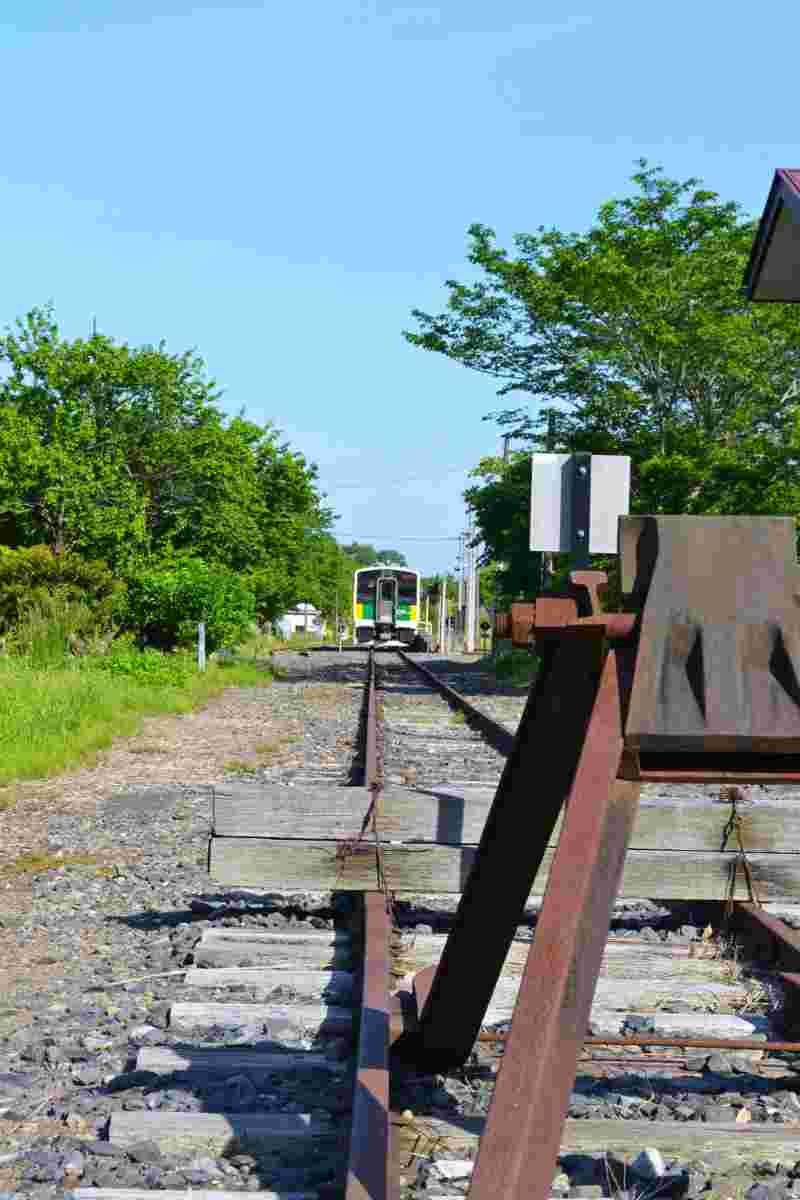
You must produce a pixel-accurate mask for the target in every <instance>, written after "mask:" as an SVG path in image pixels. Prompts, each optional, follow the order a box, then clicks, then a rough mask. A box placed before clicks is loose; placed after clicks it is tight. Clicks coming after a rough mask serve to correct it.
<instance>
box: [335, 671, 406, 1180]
mask: <svg viewBox="0 0 800 1200" xmlns="http://www.w3.org/2000/svg"><path fill="white" fill-rule="evenodd" d="M376 700H377V697H376V680H375V656H374V654H373V653H372V651H370V655H369V661H368V665H367V704H366V729H365V731H364V745H365V763H364V776H365V779H364V782H365V784H366V786H367V787H368V788H369V789H370V790H371V792H372V802H373V804H375V803H377V800H378V795H379V792H380V788H381V773H380V761H379V745H378V707H377V702H376ZM362 918H363V957H362V963H361V1009H360V1013H359V1032H358V1058H357V1064H356V1078H355V1085H354V1092H353V1112H352V1123H351V1126H350V1146H349V1150H348V1161H347V1182H346V1186H345V1200H398V1197H399V1181H398V1177H397V1174H396V1172H395V1171H394V1169H393V1166H394V1164H393V1161H392V1154H391V1122H390V1114H389V1042H390V1032H391V1030H390V1026H391V999H390V990H391V982H392V976H391V956H392V955H391V933H392V918H391V912H390V905H389V899H388V897H387V896H386V895H385V894H384V893H383V892H379V891H374V892H366V893H365V894H364V896H363V898H362Z"/></svg>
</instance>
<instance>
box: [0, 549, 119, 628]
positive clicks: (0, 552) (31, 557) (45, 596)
mask: <svg viewBox="0 0 800 1200" xmlns="http://www.w3.org/2000/svg"><path fill="white" fill-rule="evenodd" d="M123 592H124V587H123V585H122V583H121V582H120V581H119V580H118V579H116V578H115V576H114V574H113V572H112V571H110V570H109V568H108V567H107V566H106V564H105V563H102V562H93V561H90V560H87V559H84V558H81V557H80V556H79V555H77V554H62V555H60V556H59V557H58V558H56V557H55V556H54V555H53V554H52V553H51V552H50V550H49V549H48V548H47V546H31V547H28V548H25V549H20V550H9V549H7V548H6V547H4V546H0V633H2V634H5V633H7V632H8V631H9V630H11V629H13V628H14V627H15V626H16V625H17V624H18V623H19V620H20V618H21V617H22V616H23V615H24V614H25V613H26V612H27V611H29V610H31V609H33V608H35V607H42V606H46V605H47V604H48V603H50V602H51V601H56V602H58V603H60V604H61V605H62V606H65V605H70V604H77V603H81V604H82V605H84V607H85V608H86V609H87V612H89V613H90V614H91V618H92V623H93V624H94V625H96V626H97V627H98V628H103V629H106V628H108V627H109V626H110V624H111V621H112V617H113V614H114V610H115V607H116V606H117V605H118V604H119V602H120V597H121V595H122V593H123ZM76 632H84V630H83V629H81V630H76Z"/></svg>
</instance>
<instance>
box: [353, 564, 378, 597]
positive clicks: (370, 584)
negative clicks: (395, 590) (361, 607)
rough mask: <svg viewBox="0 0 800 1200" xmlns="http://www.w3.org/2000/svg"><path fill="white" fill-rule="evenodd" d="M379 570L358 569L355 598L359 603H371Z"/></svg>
mask: <svg viewBox="0 0 800 1200" xmlns="http://www.w3.org/2000/svg"><path fill="white" fill-rule="evenodd" d="M379 575H380V571H359V573H358V575H357V576H356V578H357V580H358V582H357V584H356V600H357V601H358V603H359V604H372V603H373V602H374V600H375V587H376V585H377V582H378V576H379Z"/></svg>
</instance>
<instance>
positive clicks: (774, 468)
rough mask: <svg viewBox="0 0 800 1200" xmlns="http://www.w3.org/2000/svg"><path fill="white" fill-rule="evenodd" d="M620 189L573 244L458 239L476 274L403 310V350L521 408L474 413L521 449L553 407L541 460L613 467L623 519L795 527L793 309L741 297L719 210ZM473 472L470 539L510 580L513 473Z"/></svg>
mask: <svg viewBox="0 0 800 1200" xmlns="http://www.w3.org/2000/svg"><path fill="white" fill-rule="evenodd" d="M633 184H634V188H633V191H632V194H631V195H629V196H627V197H626V198H623V199H617V200H611V201H609V202H608V203H606V204H603V205H602V206H601V208H600V210H599V213H598V215H597V218H596V220H595V222H594V223H593V225H592V227H591V228H590V229H589V230H588V231H587V232H585V233H580V234H567V233H563V232H561V231H559V230H556V229H550V230H545V229H543V228H539V230H538V231H537V232H536V233H533V234H521V235H518V236H517V237H516V238H515V251H516V253H515V254H514V255H510V254H508V253H507V252H506V251H505V250H503V249H501V248H500V247H498V246H497V245H496V242H495V235H494V233H493V231H492V230H491V229H489V228H487V227H486V226H483V225H473V226H472V227H471V229H470V231H469V233H470V254H469V259H470V262H471V263H472V264H473V265H474V266H475V267H476V268H478V270H479V272H480V273H481V275H480V277H479V278H478V280H477V282H474V283H470V284H463V283H459V282H456V281H453V280H451V281H449V282H448V284H447V287H448V290H449V299H448V306H447V310H446V311H445V312H444V313H441V314H439V315H438V316H431V315H429V314H427V313H424V312H421V311H419V310H415V312H414V316H415V318H416V320H417V324H418V329H417V330H416V331H414V332H407V333H406V337H407V338H408V340H409V341H410V342H411V343H412V344H414V345H417V346H420V347H422V348H423V349H427V350H431V351H434V352H436V353H440V354H444V355H446V356H447V357H449V358H451V359H453V360H454V361H456V362H459V363H461V364H463V365H464V366H467V367H469V368H471V369H473V370H477V371H481V372H483V373H485V374H488V375H490V376H491V377H493V378H494V379H496V380H497V381H498V383H499V388H498V394H499V395H500V396H506V395H508V394H509V393H511V392H526V393H528V395H529V396H530V397H532V398H536V400H537V402H538V405H539V411H538V414H537V415H536V416H535V417H532V416H531V415H530V414H529V412H528V410H527V409H526V408H524V407H516V408H508V409H504V410H501V411H499V412H496V413H493V414H490V415H489V419H494V420H496V421H497V422H498V424H500V425H501V426H502V427H504V428H506V429H509V430H513V431H515V432H516V433H517V434H518V436H520V437H522V438H523V439H527V440H528V442H529V444H530V445H531V446H532V447H533V448H542V447H543V445H544V441H545V436H546V435H545V428H546V424H547V419H548V413H549V411H553V410H555V411H556V412H557V424H556V437H557V443H556V445H555V446H553V447H551V448H553V449H563V450H578V449H580V450H591V451H595V452H605V453H617V454H629V455H630V456H631V458H632V501H631V503H632V509H633V511H639V512H653V513H725V512H727V513H743V512H746V513H754V514H755V513H791V514H793V515H795V516H798V515H800V477H798V472H797V467H796V464H797V460H798V450H800V444H799V425H800V404H799V402H798V390H797V388H796V386H795V380H796V378H797V372H798V367H800V313H798V311H797V310H796V308H792V307H791V306H785V305H760V306H757V305H756V306H754V305H751V304H749V303H748V302H747V300H746V299H745V297H744V295H743V292H742V289H741V281H742V277H743V272H744V268H745V265H746V263H747V258H748V255H749V251H750V246H751V244H752V238H753V233H754V225H753V223H752V222H751V221H749V220H747V219H745V218H744V216H743V214H742V213H741V211H740V209H739V207H738V206H737V205H736V204H735V203H730V202H723V201H721V200H720V198H719V197H718V196H717V195H716V194H715V193H713V192H711V191H709V190H707V189H705V188H703V187H702V185H701V184H700V182H699V181H698V180H696V179H689V180H686V181H685V182H677V181H675V180H671V179H668V178H666V177H665V176H664V174H663V173H662V172H661V171H660V170H659V169H656V168H652V167H649V166H648V165H647V164H646V163H645V162H644V161H642V162H640V163H639V164H638V170H637V172H636V173H635V174H634V176H633ZM478 474H479V475H482V476H483V477H484V479H485V484H484V485H483V487H485V488H486V489H488V491H487V494H486V496H484V497H482V498H481V496H480V495H479V493H481V492H482V490H483V487H482V486H481V485H475V486H474V487H473V488H471V489H470V492H469V493H468V496H469V498H470V502H471V503H472V505H473V507H475V509H476V512H480V520H481V533H482V536H483V538H484V540H485V541H486V543H487V545H489V546H490V548H491V555H492V557H497V558H499V559H502V560H504V561H508V562H509V563H510V564H511V565H512V567H513V561H514V558H515V555H516V553H519V554H520V555H521V554H522V553H523V552H522V544H523V543H522V530H521V524H522V521H523V520H524V521H525V522H526V521H527V504H523V492H524V475H525V467H524V465H523V461H522V459H518V460H517V461H516V462H512V463H511V464H510V466H509V467H508V469H507V470H506V469H503V468H502V466H499V467H498V466H496V465H494V464H491V463H490V464H488V467H487V464H481V466H480V467H479V468H478ZM515 490H516V492H517V494H518V499H519V501H520V521H519V522H518V523H517V526H518V527H517V532H516V533H514V532H513V525H514V522H513V519H512V513H511V505H512V502H513V493H514V492H515ZM523 513H524V518H523V516H522V514H523ZM484 521H485V522H486V524H484ZM526 536H527V534H526ZM514 547H516V550H515V553H514V554H512V553H511V551H512V548H514Z"/></svg>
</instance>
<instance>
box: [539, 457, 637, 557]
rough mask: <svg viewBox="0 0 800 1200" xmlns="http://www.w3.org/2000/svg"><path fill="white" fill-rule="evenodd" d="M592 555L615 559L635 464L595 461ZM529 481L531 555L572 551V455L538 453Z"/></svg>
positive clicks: (617, 460)
mask: <svg viewBox="0 0 800 1200" xmlns="http://www.w3.org/2000/svg"><path fill="white" fill-rule="evenodd" d="M590 461H591V476H590V479H591V491H590V499H589V553H590V554H616V553H617V552H618V547H617V526H618V523H619V518H620V517H621V516H626V515H627V513H628V503H629V499H630V486H631V460H630V458H628V457H627V456H625V455H620V454H593V455H592V456H591V460H590ZM531 471H532V478H531V541H530V548H531V550H543V551H546V552H547V553H549V554H568V553H569V551H570V550H572V496H571V493H572V473H573V465H572V455H571V454H534V455H533V456H532V466H531Z"/></svg>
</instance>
